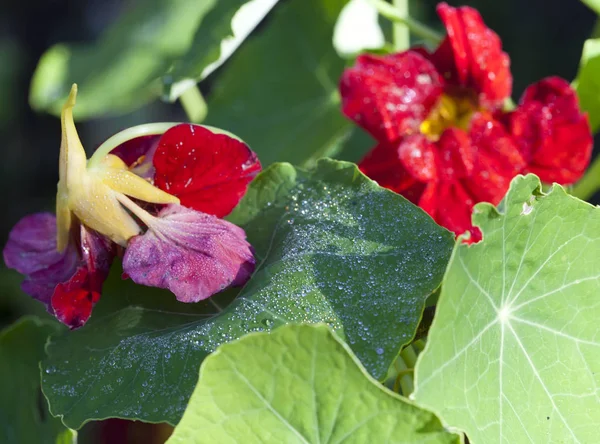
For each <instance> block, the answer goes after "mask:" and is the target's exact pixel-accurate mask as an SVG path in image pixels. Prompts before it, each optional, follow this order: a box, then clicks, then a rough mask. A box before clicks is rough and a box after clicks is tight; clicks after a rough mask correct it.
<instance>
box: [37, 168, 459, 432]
mask: <svg viewBox="0 0 600 444" xmlns="http://www.w3.org/2000/svg"><path fill="white" fill-rule="evenodd" d="M230 219H231V221H232V222H234V223H236V224H238V225H241V226H243V228H244V229H245V230H246V234H247V236H248V240H249V241H250V243H251V244H252V245H253V247H254V248H255V250H256V258H257V264H259V265H258V266H257V270H256V271H255V273H254V275H253V277H252V278H251V280H250V281H249V282H248V283H247V284H246V286H245V287H244V288H243V289H242V290H241V291H240V292H239V294H238V296H237V298H236V299H235V300H234V301H233V302H232V303H231V304H230V305H229V306H228V307H227V308H225V309H224V310H223V311H222V312H220V313H216V314H214V313H213V314H212V315H211V314H209V313H206V312H200V311H192V310H194V309H195V307H202V305H200V304H180V303H178V304H174V303H172V300H173V299H174V297H173V296H172V295H168V294H167V295H163V296H162V298H163V299H162V300H161V299H155V298H152V297H151V293H150V292H149V291H150V289H146V288H144V289H142V290H143V292H145V293H144V294H146V299H144V298H137V299H136V300H137V301H140V302H138V303H136V305H134V306H127V307H126V308H123V309H121V310H119V311H113V312H110V311H109V310H104V309H103V306H106V304H111V301H114V300H120V301H123V303H126V302H127V298H128V297H130V293H129V292H128V291H125V292H123V293H122V294H115V293H114V292H113V293H112V294H111V292H110V291H106V292H105V294H104V295H103V297H102V299H101V300H100V302H99V303H98V306H97V309H96V314H95V316H93V317H92V318H91V321H90V322H89V323H88V324H87V325H86V326H85V327H83V328H82V329H81V330H78V331H76V332H70V333H68V334H63V335H60V336H57V337H54V338H53V339H52V341H51V343H50V344H49V346H48V353H49V358H48V360H47V361H46V362H45V363H44V368H56V369H57V371H55V372H51V373H44V374H43V387H44V391H45V393H46V394H47V395H48V397H49V399H50V403H51V408H52V411H53V412H54V413H55V414H59V415H62V416H63V420H64V421H65V423H66V424H68V425H70V426H71V427H72V428H78V427H80V426H81V424H82V423H83V422H85V421H86V420H88V419H96V418H106V417H112V416H118V417H124V418H131V419H136V418H137V419H142V420H145V421H151V422H162V421H167V422H170V423H171V424H176V423H177V422H178V421H179V419H180V417H181V414H182V413H183V410H184V409H185V406H186V403H187V401H188V399H189V396H190V394H191V392H192V390H193V387H194V385H195V383H196V380H197V371H198V368H199V366H200V363H201V362H202V360H203V359H204V358H205V357H206V356H207V355H208V354H209V353H211V352H212V351H214V350H215V349H216V348H217V347H218V346H219V345H221V344H223V343H225V342H229V341H231V340H234V339H237V338H239V337H241V336H243V335H244V334H246V333H249V332H253V331H266V330H270V329H272V328H275V327H276V326H279V325H282V324H287V323H300V322H302V323H321V322H325V323H328V324H330V325H331V326H333V327H334V328H335V329H336V330H337V331H338V332H339V334H340V335H342V336H343V337H344V338H345V340H346V341H347V342H348V343H349V345H350V347H351V348H352V349H353V351H354V352H355V353H356V355H357V356H358V357H359V359H360V360H361V361H362V363H363V365H364V366H365V367H366V368H367V370H368V371H369V372H370V373H371V374H372V375H373V376H375V377H376V378H383V377H385V375H386V373H387V370H388V368H389V366H390V365H391V363H392V362H393V361H394V359H395V358H396V356H397V355H398V352H399V350H400V347H401V346H402V345H403V344H405V343H407V342H408V341H410V339H411V338H412V337H413V335H414V333H415V329H416V327H417V325H418V322H419V319H420V317H421V313H422V311H423V307H424V303H425V299H426V298H427V296H428V295H429V294H430V293H431V292H432V291H433V290H435V289H436V287H437V286H438V285H439V283H440V281H441V278H442V276H443V273H444V270H445V267H446V264H447V261H448V259H449V255H450V251H451V249H452V245H453V240H454V239H453V236H452V235H451V234H450V233H449V232H448V231H446V230H445V229H443V228H441V227H439V226H438V225H436V224H435V223H434V222H433V220H432V219H431V218H430V217H429V216H428V215H426V214H425V213H424V212H423V211H422V210H421V209H419V208H417V207H416V206H414V205H412V204H411V203H409V202H408V201H407V200H405V199H404V198H402V197H401V196H398V195H396V194H394V193H392V192H391V191H389V190H385V189H383V188H380V187H378V186H377V185H376V184H375V183H374V182H372V181H371V180H369V179H368V178H366V177H365V176H364V175H362V174H361V173H359V172H358V170H357V168H356V166H355V165H353V164H349V163H346V162H336V161H332V160H323V161H320V162H319V163H318V164H317V167H316V168H315V169H314V170H313V171H304V170H301V169H296V168H294V167H292V166H291V165H289V164H276V165H273V166H272V167H271V168H269V169H268V170H267V171H265V172H263V173H262V174H260V175H259V176H257V178H256V179H255V180H254V182H252V184H251V185H250V188H249V191H248V193H247V194H246V196H245V197H244V199H243V200H242V202H241V203H240V205H239V206H238V207H237V209H236V210H234V213H233V214H232V215H231V217H230ZM140 291H141V290H140ZM211 300H214V299H211ZM216 302H217V303H218V302H220V300H219V299H217V300H216ZM167 303H169V304H168V305H167ZM150 304H152V305H150ZM161 304H162V305H161ZM103 311H104V312H105V313H108V314H107V315H106V316H104V317H102V316H101V315H100V317H99V316H98V313H102V312H103Z"/></svg>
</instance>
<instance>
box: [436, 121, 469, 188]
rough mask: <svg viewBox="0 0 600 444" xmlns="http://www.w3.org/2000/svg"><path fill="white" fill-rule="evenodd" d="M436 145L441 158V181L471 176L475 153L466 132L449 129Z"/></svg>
mask: <svg viewBox="0 0 600 444" xmlns="http://www.w3.org/2000/svg"><path fill="white" fill-rule="evenodd" d="M436 145H437V148H438V151H439V158H440V161H439V162H440V167H439V178H440V180H455V179H460V178H463V177H468V176H470V175H471V173H472V172H473V168H474V162H475V153H474V150H473V147H472V145H471V140H470V139H469V135H468V134H467V133H466V132H464V131H463V130H461V129H460V128H448V129H447V130H446V131H444V132H443V133H442V135H441V137H440V140H438V142H437V144H436Z"/></svg>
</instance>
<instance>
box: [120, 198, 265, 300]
mask: <svg viewBox="0 0 600 444" xmlns="http://www.w3.org/2000/svg"><path fill="white" fill-rule="evenodd" d="M254 265H255V261H254V256H253V252H252V247H251V246H250V244H249V243H248V242H247V241H246V233H244V230H242V229H241V228H239V227H237V226H235V225H233V224H232V223H230V222H227V221H225V220H222V219H219V218H217V217H215V216H212V215H208V214H204V213H201V212H199V211H194V210H191V209H189V208H185V207H182V206H180V205H168V206H167V207H165V208H163V209H162V210H161V211H160V213H158V218H157V219H156V220H155V222H154V223H152V224H151V225H150V226H149V229H148V231H147V232H146V233H145V234H143V235H140V236H136V237H134V238H132V239H131V240H130V241H129V245H128V246H127V250H126V251H125V256H124V257H123V270H124V271H125V273H127V274H128V275H129V277H130V278H131V279H132V280H133V281H134V282H135V283H137V284H142V285H148V286H151V287H159V288H166V289H169V290H171V291H172V292H173V293H174V294H175V296H176V297H177V299H178V300H179V301H181V302H198V301H201V300H203V299H207V298H209V297H210V296H212V295H213V294H215V293H217V292H219V291H221V290H224V289H225V288H227V287H229V286H230V285H242V284H244V283H245V282H246V281H247V280H248V279H249V278H250V275H251V274H252V272H253V271H254Z"/></svg>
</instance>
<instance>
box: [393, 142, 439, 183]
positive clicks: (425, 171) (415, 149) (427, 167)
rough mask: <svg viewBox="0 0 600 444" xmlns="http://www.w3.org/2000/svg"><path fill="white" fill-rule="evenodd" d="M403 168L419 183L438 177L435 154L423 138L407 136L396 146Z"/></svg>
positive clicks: (429, 143)
mask: <svg viewBox="0 0 600 444" xmlns="http://www.w3.org/2000/svg"><path fill="white" fill-rule="evenodd" d="M398 156H399V157H400V161H401V162H402V165H403V167H404V168H405V169H406V171H408V172H409V174H410V175H411V176H412V177H413V178H415V179H416V180H418V181H419V182H428V181H431V180H435V179H436V178H437V176H438V168H437V165H436V163H437V161H438V159H437V152H436V149H435V146H434V145H433V144H432V143H431V142H429V141H428V140H427V138H426V137H425V136H422V135H414V136H408V137H406V138H404V139H402V141H401V142H400V144H399V146H398Z"/></svg>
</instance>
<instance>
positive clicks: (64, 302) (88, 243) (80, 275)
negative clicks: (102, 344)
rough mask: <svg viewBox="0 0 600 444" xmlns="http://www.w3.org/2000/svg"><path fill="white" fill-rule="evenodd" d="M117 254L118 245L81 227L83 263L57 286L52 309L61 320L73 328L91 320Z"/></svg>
mask: <svg viewBox="0 0 600 444" xmlns="http://www.w3.org/2000/svg"><path fill="white" fill-rule="evenodd" d="M115 253H116V247H115V244H113V243H111V242H110V241H108V240H107V239H105V238H104V237H102V236H100V235H98V234H96V233H95V232H93V231H88V230H87V229H86V228H85V227H83V225H82V226H81V256H82V260H81V265H80V266H79V268H77V270H76V272H75V273H74V274H73V276H71V277H70V278H69V279H68V280H67V281H65V282H61V283H59V284H58V285H57V286H56V288H55V290H54V294H53V295H52V300H51V302H52V308H53V310H54V314H55V315H56V318H57V319H58V320H59V321H60V322H62V323H63V324H65V325H67V326H68V327H69V328H71V329H76V328H79V327H81V326H83V325H84V324H85V323H86V322H87V320H88V319H89V317H90V316H91V314H92V308H93V307H94V305H95V304H96V302H98V300H99V299H100V294H101V292H102V285H103V283H104V281H105V280H106V278H107V277H108V273H109V271H110V266H111V264H112V261H113V259H114V257H115Z"/></svg>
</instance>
